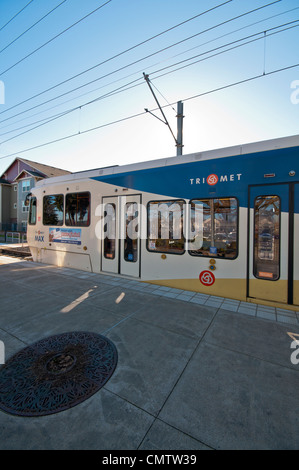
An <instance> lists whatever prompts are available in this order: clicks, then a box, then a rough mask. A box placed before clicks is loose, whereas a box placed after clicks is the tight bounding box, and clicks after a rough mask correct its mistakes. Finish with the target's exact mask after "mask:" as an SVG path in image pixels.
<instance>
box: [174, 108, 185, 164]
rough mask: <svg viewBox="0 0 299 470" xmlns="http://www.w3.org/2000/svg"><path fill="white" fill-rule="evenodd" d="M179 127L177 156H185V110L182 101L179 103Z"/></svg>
mask: <svg viewBox="0 0 299 470" xmlns="http://www.w3.org/2000/svg"><path fill="white" fill-rule="evenodd" d="M177 106H178V107H177V127H178V134H177V139H176V147H177V151H176V154H177V156H179V155H183V147H184V146H183V119H184V115H183V110H184V104H183V103H182V101H178V105H177Z"/></svg>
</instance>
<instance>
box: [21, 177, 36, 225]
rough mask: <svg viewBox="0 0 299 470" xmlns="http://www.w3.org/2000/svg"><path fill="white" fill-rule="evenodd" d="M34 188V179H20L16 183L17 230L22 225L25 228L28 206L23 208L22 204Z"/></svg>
mask: <svg viewBox="0 0 299 470" xmlns="http://www.w3.org/2000/svg"><path fill="white" fill-rule="evenodd" d="M34 186H35V180H34V178H32V177H31V178H30V177H28V178H22V179H21V180H19V182H18V202H17V207H18V210H17V220H18V226H19V229H20V228H21V226H22V225H23V227H25V226H26V224H27V220H28V211H29V206H27V207H26V206H24V202H25V199H26V196H27V194H28V193H30V191H31V188H33V187H34Z"/></svg>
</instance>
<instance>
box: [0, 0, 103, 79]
mask: <svg viewBox="0 0 299 470" xmlns="http://www.w3.org/2000/svg"><path fill="white" fill-rule="evenodd" d="M110 2H112V0H107V1H106V2H105V3H103V4H102V5H100V6H99V7H97V8H96V9H95V10H93V11H91V12H90V13H88V14H87V15H85V16H83V18H80V19H79V20H78V21H76V22H75V23H73V24H71V25H70V26H69V27H68V28H66V29H64V30H63V31H61V32H60V33H58V34H56V36H54V37H53V38H51V39H49V40H48V41H46V42H45V43H44V44H42V45H41V46H39V47H37V48H36V49H34V51H31V52H30V53H29V54H27V55H26V56H25V57H22V59H20V60H18V61H17V62H15V63H14V64H13V65H11V66H10V67H8V68H7V69H6V70H3V71H2V72H0V76H2V75H4V74H5V73H6V72H8V71H9V70H11V69H13V68H14V67H16V65H18V64H20V63H21V62H23V61H24V60H26V59H28V57H31V56H32V55H33V54H35V53H36V52H37V51H39V50H40V49H42V48H43V47H45V46H47V45H48V44H50V42H52V41H54V40H55V39H57V38H58V37H60V36H61V35H62V34H64V33H66V32H67V31H69V30H70V29H71V28H73V27H74V26H77V24H79V23H81V21H84V20H86V18H88V17H89V16H91V15H93V14H94V13H96V12H97V11H98V10H100V9H101V8H103V7H104V6H106V5H108V3H110Z"/></svg>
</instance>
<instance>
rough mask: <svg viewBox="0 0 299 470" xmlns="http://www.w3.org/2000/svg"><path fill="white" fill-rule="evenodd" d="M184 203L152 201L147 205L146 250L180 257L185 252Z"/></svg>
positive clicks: (180, 201) (177, 201) (181, 201)
mask: <svg viewBox="0 0 299 470" xmlns="http://www.w3.org/2000/svg"><path fill="white" fill-rule="evenodd" d="M184 205H185V201H183V200H172V201H154V202H149V204H148V206H147V207H148V215H147V219H148V238H147V249H148V250H149V251H155V252H160V253H174V254H178V255H181V254H183V253H184V252H185V248H184V241H185V240H184V235H183V219H184V218H183V215H184V214H183V212H184Z"/></svg>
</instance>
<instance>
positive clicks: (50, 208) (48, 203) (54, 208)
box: [43, 194, 63, 225]
mask: <svg viewBox="0 0 299 470" xmlns="http://www.w3.org/2000/svg"><path fill="white" fill-rule="evenodd" d="M43 224H44V225H62V224H63V194H55V195H51V196H44V199H43Z"/></svg>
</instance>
